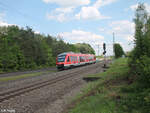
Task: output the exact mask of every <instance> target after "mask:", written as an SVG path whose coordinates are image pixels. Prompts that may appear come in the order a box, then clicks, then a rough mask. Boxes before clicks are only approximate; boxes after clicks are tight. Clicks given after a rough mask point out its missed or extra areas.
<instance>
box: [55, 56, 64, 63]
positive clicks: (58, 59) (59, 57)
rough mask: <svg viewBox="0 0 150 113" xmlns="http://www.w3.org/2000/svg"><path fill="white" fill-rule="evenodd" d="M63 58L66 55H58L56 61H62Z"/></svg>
mask: <svg viewBox="0 0 150 113" xmlns="http://www.w3.org/2000/svg"><path fill="white" fill-rule="evenodd" d="M65 58H66V55H61V56H58V58H57V61H58V62H64V61H65Z"/></svg>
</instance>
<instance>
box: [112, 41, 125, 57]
mask: <svg viewBox="0 0 150 113" xmlns="http://www.w3.org/2000/svg"><path fill="white" fill-rule="evenodd" d="M114 52H115V58H119V57H122V55H124V51H123V49H122V47H121V45H120V44H117V43H116V44H114Z"/></svg>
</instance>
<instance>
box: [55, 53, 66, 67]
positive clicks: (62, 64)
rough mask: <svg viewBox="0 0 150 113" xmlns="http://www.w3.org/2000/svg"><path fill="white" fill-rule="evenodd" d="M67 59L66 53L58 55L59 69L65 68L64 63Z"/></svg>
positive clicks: (57, 63)
mask: <svg viewBox="0 0 150 113" xmlns="http://www.w3.org/2000/svg"><path fill="white" fill-rule="evenodd" d="M65 59H66V55H62V54H60V55H58V56H57V58H56V66H57V69H58V70H63V69H64V64H65Z"/></svg>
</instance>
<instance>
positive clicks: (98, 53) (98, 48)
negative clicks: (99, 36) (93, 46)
mask: <svg viewBox="0 0 150 113" xmlns="http://www.w3.org/2000/svg"><path fill="white" fill-rule="evenodd" d="M97 46H98V55H97V56H99V44H98V45H97Z"/></svg>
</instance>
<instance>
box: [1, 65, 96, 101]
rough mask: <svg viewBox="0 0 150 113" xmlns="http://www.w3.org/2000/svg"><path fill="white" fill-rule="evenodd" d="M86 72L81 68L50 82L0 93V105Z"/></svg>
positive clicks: (46, 81)
mask: <svg viewBox="0 0 150 113" xmlns="http://www.w3.org/2000/svg"><path fill="white" fill-rule="evenodd" d="M95 65H96V64H95ZM91 68H93V67H91ZM86 71H89V70H86V69H82V68H81V69H80V70H77V71H75V72H72V73H67V74H62V75H61V76H57V77H55V78H53V79H50V80H45V81H42V82H38V83H35V84H32V85H28V86H24V87H21V88H18V89H14V90H9V91H6V92H2V93H0V103H1V102H3V101H5V100H9V99H10V98H14V97H16V96H19V95H21V94H24V93H27V92H30V91H33V90H36V89H39V88H42V87H44V86H48V85H52V84H55V83H57V82H59V81H63V80H66V79H67V78H71V77H74V76H75V75H77V74H82V73H84V72H86Z"/></svg>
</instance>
